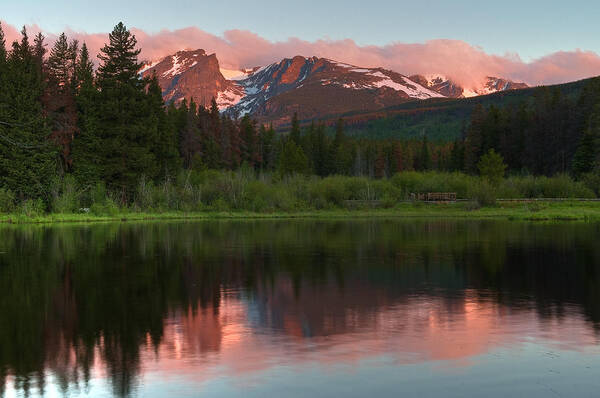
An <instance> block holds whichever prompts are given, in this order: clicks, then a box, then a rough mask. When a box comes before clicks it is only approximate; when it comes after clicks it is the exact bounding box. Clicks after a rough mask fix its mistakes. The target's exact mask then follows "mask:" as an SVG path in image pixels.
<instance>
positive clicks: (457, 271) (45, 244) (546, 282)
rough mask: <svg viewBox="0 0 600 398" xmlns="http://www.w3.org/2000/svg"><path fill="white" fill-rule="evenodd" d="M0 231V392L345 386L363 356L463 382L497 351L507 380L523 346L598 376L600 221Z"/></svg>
mask: <svg viewBox="0 0 600 398" xmlns="http://www.w3.org/2000/svg"><path fill="white" fill-rule="evenodd" d="M0 236H1V239H0V292H1V295H0V394H2V395H4V394H6V395H12V394H14V393H20V394H23V395H38V394H40V393H46V394H49V393H52V392H55V391H56V392H59V393H61V392H62V393H66V394H69V395H77V394H90V395H102V394H114V395H131V394H134V395H135V394H138V395H149V394H150V395H151V394H153V393H154V394H156V395H157V396H160V395H161V394H162V393H166V392H170V393H172V394H175V395H197V394H199V393H202V392H203V391H204V392H207V393H208V392H211V391H212V392H215V391H220V392H223V391H225V390H217V388H219V385H218V383H225V384H227V386H226V387H227V388H229V389H230V388H231V385H232V384H233V385H234V388H235V387H236V386H237V387H239V391H244V390H245V389H248V388H249V389H250V390H251V389H252V388H256V387H257V386H263V387H264V385H266V384H269V383H271V384H272V385H273V386H275V385H276V383H275V381H274V380H273V377H274V376H273V375H274V374H275V375H281V374H284V373H285V372H292V373H294V372H297V373H298V374H304V373H306V372H310V371H313V370H315V369H318V370H322V371H323V372H327V369H330V372H332V373H330V374H329V375H325V376H324V375H323V373H322V372H321V375H320V377H323V378H324V379H322V380H321V384H320V385H319V381H318V380H319V379H318V377H315V386H314V388H317V386H319V388H323V387H324V383H326V382H327V380H328V379H327V377H331V380H333V379H334V378H335V379H336V380H338V382H339V381H340V380H341V381H342V382H343V383H347V385H348V386H355V387H356V386H359V385H360V384H361V383H363V382H365V380H361V377H362V375H363V373H365V372H367V371H366V370H364V368H365V366H366V367H367V368H368V366H369V365H368V364H369V362H368V361H376V362H377V361H379V362H380V363H385V364H386V366H387V368H388V369H390V368H394V367H395V369H398V368H401V367H402V366H423V365H424V364H427V365H430V364H435V365H436V366H438V367H439V366H441V367H442V368H454V369H463V370H464V369H467V370H468V369H472V368H474V367H475V366H476V365H478V364H479V365H481V363H486V362H491V361H492V359H493V358H492V356H494V355H496V356H498V355H503V354H502V353H504V355H506V356H505V357H500V359H499V360H498V362H495V363H498V364H501V365H503V366H504V365H507V366H509V367H514V370H517V371H518V370H519V369H518V368H519V366H520V365H519V362H518V361H514V360H513V358H511V356H514V355H523V356H526V354H518V353H519V352H521V351H524V352H527V349H528V347H531V345H532V344H533V345H534V347H536V349H537V348H540V347H542V348H544V349H545V350H546V351H547V353H542V355H549V356H552V355H555V354H553V352H554V350H556V352H568V353H572V355H575V360H580V362H581V363H585V366H582V368H581V370H582V372H584V371H585V369H589V368H590V367H591V368H593V369H592V370H594V371H596V372H597V370H598V369H597V368H594V366H595V365H597V363H595V362H593V361H592V362H593V363H590V362H589V361H588V359H589V355H592V357H593V358H595V357H597V354H598V353H600V350H599V349H598V347H599V342H600V291H599V289H598V288H599V282H600V274H599V273H598V271H600V269H599V268H600V247H599V246H598V245H597V243H596V241H597V237H598V236H600V225H598V224H591V223H590V224H584V223H573V224H568V223H565V224H529V223H516V222H515V223H511V222H494V221H449V220H448V221H424V220H421V221H416V220H411V221H256V222H251V221H248V222H230V221H229V222H198V223H192V222H190V223H183V222H182V223H140V224H103V225H93V226H56V227H40V226H35V227H33V226H32V227H4V228H3V229H1V230H0ZM527 358H529V357H527ZM586 358H588V359H586ZM586 361H587V362H586ZM524 362H527V361H525V360H524ZM365 363H366V364H367V365H365ZM376 365H377V364H374V365H373V367H374V368H376ZM340 366H341V367H342V368H343V369H342V370H343V371H342V372H341V373H339V370H340ZM523 366H525V365H523ZM592 370H590V371H592ZM529 371H532V369H529ZM277 372H279V373H277ZM580 373H581V372H580ZM582 374H583V373H582ZM334 376H335V377H334ZM282 377H283V376H282ZM406 377H408V376H406ZM532 377H533V376H532ZM582 377H583V376H582ZM323 380H325V381H323ZM588 381H589V382H590V383H591V385H592V387H594V386H595V387H597V384H594V383H597V381H596V380H595V379H593V380H591V379H590V380H588ZM480 382H481V381H480ZM215 385H216V387H215ZM221 387H222V386H221ZM327 387H328V388H331V386H327ZM342 387H343V386H341V387H339V388H342ZM378 387H381V386H380V385H378ZM211 388H212V389H214V390H211ZM306 388H307V389H310V388H311V380H306ZM273 389H275V390H276V389H277V387H276V386H275V387H273ZM159 391H160V392H161V393H159ZM307 391H309V390H304V391H296V392H297V393H300V392H303V393H306V392H307ZM319 391H321V392H323V391H325V390H323V389H321V390H319ZM329 391H330V392H331V391H336V390H329ZM389 391H390V392H391V391H394V392H395V393H396V394H397V393H398V392H399V391H401V390H397V389H395V390H389ZM411 391H412V390H411ZM586 391H587V390H585V391H583V392H586ZM287 392H293V390H292V391H290V390H288V391H287ZM337 392H339V391H337ZM383 392H384V395H385V391H383ZM284 395H285V394H284ZM300 395H301V394H300Z"/></svg>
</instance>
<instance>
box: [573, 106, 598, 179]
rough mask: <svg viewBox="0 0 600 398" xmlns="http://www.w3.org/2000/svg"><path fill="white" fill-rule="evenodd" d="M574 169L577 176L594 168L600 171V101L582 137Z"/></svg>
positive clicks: (574, 159)
mask: <svg viewBox="0 0 600 398" xmlns="http://www.w3.org/2000/svg"><path fill="white" fill-rule="evenodd" d="M572 170H573V174H575V175H576V176H579V175H581V174H585V173H589V172H591V171H593V170H598V171H600V103H599V104H598V105H596V108H595V109H594V113H593V114H592V115H591V117H590V121H589V126H588V128H587V129H586V131H585V133H584V134H583V136H582V137H581V141H580V143H579V146H578V148H577V152H576V153H575V156H574V157H573V165H572Z"/></svg>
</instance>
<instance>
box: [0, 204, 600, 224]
mask: <svg viewBox="0 0 600 398" xmlns="http://www.w3.org/2000/svg"><path fill="white" fill-rule="evenodd" d="M402 217H405V218H408V217H427V218H465V219H507V220H529V221H561V220H562V221H577V220H579V221H596V220H597V221H600V202H577V201H565V202H544V201H538V202H499V203H498V204H497V205H496V206H489V207H478V206H475V205H474V203H471V202H460V203H448V204H428V203H401V204H398V205H396V206H393V207H389V208H377V209H373V208H358V209H342V208H338V209H325V210H305V211H290V212H283V211H275V212H254V211H245V210H231V211H204V212H183V211H166V212H142V211H131V210H122V211H118V212H115V213H114V214H110V215H108V214H106V215H94V214H74V213H49V214H42V215H34V216H27V215H24V214H22V213H17V214H3V215H0V222H1V223H13V224H27V223H93V222H114V221H117V222H125V221H142V220H210V219H293V218H402Z"/></svg>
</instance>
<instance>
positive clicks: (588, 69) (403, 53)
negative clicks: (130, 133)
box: [2, 23, 600, 87]
mask: <svg viewBox="0 0 600 398" xmlns="http://www.w3.org/2000/svg"><path fill="white" fill-rule="evenodd" d="M2 26H3V29H4V32H5V35H6V37H7V44H8V43H10V42H12V40H15V39H18V38H19V36H20V34H19V32H18V30H17V29H16V28H15V27H14V26H11V25H9V24H6V23H3V24H2ZM27 29H28V32H30V36H33V35H34V34H35V33H37V32H39V31H40V29H39V27H38V26H35V25H33V26H28V27H27ZM131 30H132V32H133V33H134V34H135V35H136V37H137V39H138V43H139V46H140V47H141V48H142V54H141V57H142V58H143V59H147V60H156V59H159V58H161V57H164V56H167V55H170V54H172V53H174V52H175V51H178V50H186V49H187V50H189V49H198V48H202V49H204V50H206V51H207V52H208V53H213V52H214V53H216V54H217V57H218V58H219V61H220V63H221V65H222V66H223V67H227V68H251V67H255V66H262V65H266V64H269V63H272V62H277V61H280V60H281V59H282V58H289V57H293V56H295V55H304V56H313V55H314V56H317V57H326V58H330V59H335V60H337V61H341V62H346V63H350V64H353V65H357V66H363V67H383V68H387V69H391V70H394V71H396V72H399V73H402V74H405V75H411V74H416V73H419V74H443V75H446V76H448V77H450V78H452V79H453V80H454V81H456V82H457V83H459V84H461V85H464V86H466V87H474V86H477V85H478V83H480V82H481V81H483V79H484V78H485V77H486V76H498V77H504V78H508V79H511V80H515V81H523V82H526V83H528V84H530V85H542V84H556V83H564V82H568V81H574V80H578V79H583V78H587V77H591V76H597V75H600V56H599V55H598V54H596V53H594V52H592V51H581V50H575V51H560V52H556V53H552V54H549V55H547V56H544V57H542V58H539V59H535V60H533V61H531V62H524V61H522V60H521V58H520V57H519V56H518V54H506V55H502V56H500V55H493V54H487V53H486V52H484V51H483V50H482V49H481V48H479V47H476V46H473V45H471V44H469V43H466V42H464V41H460V40H450V39H437V40H430V41H427V42H424V43H401V42H394V43H391V44H388V45H385V46H360V45H358V44H356V42H354V41H353V40H351V39H346V40H317V41H306V40H302V39H299V38H294V37H292V38H289V39H287V40H285V41H279V42H273V41H269V40H267V39H265V38H263V37H261V36H259V35H257V34H255V33H253V32H249V31H244V30H228V31H226V32H225V33H224V34H223V35H222V36H217V35H214V34H212V33H208V32H205V31H203V30H201V29H199V28H196V27H189V28H184V29H178V30H162V31H160V32H158V33H147V32H145V31H143V30H140V29H136V28H133V29H131ZM66 33H67V35H68V36H69V37H70V38H76V39H78V40H79V41H80V42H84V41H85V42H86V43H87V45H88V47H89V49H90V51H91V52H92V53H98V51H99V50H100V48H101V47H102V46H103V45H104V43H106V42H107V41H108V34H107V33H86V32H79V31H69V30H68V31H67V32H66ZM46 36H47V37H48V42H49V43H51V42H52V41H53V40H54V38H55V37H56V34H53V33H46Z"/></svg>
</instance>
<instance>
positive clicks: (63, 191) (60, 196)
mask: <svg viewBox="0 0 600 398" xmlns="http://www.w3.org/2000/svg"><path fill="white" fill-rule="evenodd" d="M52 196H53V197H52V211H53V212H55V213H75V212H77V211H79V209H80V207H81V206H80V198H79V196H80V194H79V192H78V191H77V184H76V182H75V178H74V177H73V176H71V175H66V176H64V178H63V179H62V180H60V181H57V182H56V183H55V190H54V193H53V195H52Z"/></svg>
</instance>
